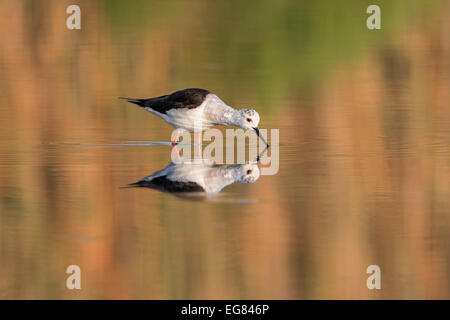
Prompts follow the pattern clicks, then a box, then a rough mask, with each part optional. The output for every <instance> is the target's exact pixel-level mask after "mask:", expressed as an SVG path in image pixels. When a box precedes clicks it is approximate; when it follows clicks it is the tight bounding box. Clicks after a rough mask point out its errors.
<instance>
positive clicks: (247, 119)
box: [120, 88, 268, 146]
mask: <svg viewBox="0 0 450 320" xmlns="http://www.w3.org/2000/svg"><path fill="white" fill-rule="evenodd" d="M120 99H125V100H127V101H128V102H131V103H134V104H137V105H138V106H140V107H141V108H143V109H144V110H146V111H148V112H150V113H153V114H155V115H157V116H158V117H160V118H162V119H164V120H165V121H166V122H167V123H168V124H170V125H171V126H173V127H175V129H176V130H175V134H174V136H173V139H172V145H175V144H176V143H177V141H178V137H179V135H180V130H187V131H189V132H194V131H195V132H199V133H200V134H201V132H202V131H204V130H206V129H208V128H210V127H212V126H214V125H225V126H236V127H240V128H242V129H244V130H249V129H252V130H254V131H255V132H256V134H257V135H258V137H260V138H261V139H262V140H263V141H264V143H265V144H266V145H267V142H266V141H265V140H264V138H263V137H262V136H260V134H259V130H258V124H259V114H258V112H256V111H255V110H253V109H247V108H246V109H240V110H236V109H234V108H232V107H230V106H228V105H227V104H225V103H224V102H223V101H222V100H221V99H219V97H218V96H216V95H215V94H213V93H211V92H209V91H208V90H205V89H198V88H190V89H184V90H179V91H176V92H174V93H172V94H168V95H164V96H160V97H155V98H148V99H134V98H122V97H121V98H120ZM200 134H199V138H200V137H201V135H200ZM267 146H268V145H267Z"/></svg>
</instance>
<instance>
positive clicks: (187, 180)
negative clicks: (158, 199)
mask: <svg viewBox="0 0 450 320" xmlns="http://www.w3.org/2000/svg"><path fill="white" fill-rule="evenodd" d="M259 176H260V172H259V168H258V165H257V164H256V163H254V162H253V163H252V162H248V163H244V164H235V165H214V164H212V163H211V162H210V161H207V160H204V161H201V162H198V161H197V162H183V163H174V162H171V163H169V164H168V165H167V166H166V167H165V168H164V169H162V170H159V171H156V172H155V173H153V174H151V175H149V176H147V177H145V178H142V179H141V180H139V181H138V182H135V183H131V184H129V185H128V186H129V187H143V188H150V189H156V190H159V191H162V192H168V193H174V194H178V195H183V194H184V195H189V194H195V195H211V194H217V193H219V192H220V191H221V190H222V189H223V188H225V187H226V186H228V185H230V184H232V183H234V182H236V181H239V182H242V183H246V184H248V183H253V182H255V181H256V180H258V178H259Z"/></svg>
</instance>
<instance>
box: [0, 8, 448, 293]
mask: <svg viewBox="0 0 450 320" xmlns="http://www.w3.org/2000/svg"><path fill="white" fill-rule="evenodd" d="M78 2H79V5H80V7H81V10H82V11H81V12H82V24H81V25H82V28H81V30H67V28H66V25H65V20H66V18H67V14H66V13H65V9H66V7H67V6H68V5H69V4H71V3H69V2H67V1H56V0H54V1H51V0H48V1H39V2H38V1H8V0H2V1H0V29H1V30H2V31H3V32H2V41H1V42H0V70H1V71H0V87H1V88H2V89H1V90H0V97H1V103H0V297H1V298H6V299H11V298H21V299H34V298H39V299H60V298H65V299H81V298H89V299H93V298H106V299H113V298H116V299H117V298H118V299H128V298H134V299H196V298H199V299H222V298H223V299H228V298H230V299H231V298H233V299H259V298H270V299H283V298H295V299H316V298H321V299H325V298H330V299H337V298H344V299H352V298H369V299H382V298H384V299H388V298H397V299H407V298H447V299H448V298H450V278H449V277H450V275H449V271H450V241H449V240H450V210H449V205H450V203H449V202H450V200H449V199H450V192H449V191H450V185H449V181H450V179H449V178H450V149H449V145H450V105H449V100H450V99H449V98H450V76H449V75H450V64H449V61H450V42H449V37H448V34H449V33H450V20H449V14H448V13H449V12H450V6H449V4H450V3H449V2H448V1H437V0H435V1H402V0H400V1H395V2H391V1H377V3H380V7H381V8H382V19H383V20H382V29H381V30H373V31H369V30H368V29H367V28H366V26H365V19H366V17H367V14H366V13H365V9H366V7H367V5H368V4H369V3H364V1H356V0H354V1H345V6H344V5H341V4H338V2H330V1H314V2H312V1H284V2H281V1H280V2H274V1H261V2H255V3H253V2H248V3H246V4H245V5H243V4H242V3H241V2H240V1H226V2H211V1H133V2H132V3H127V2H122V1H95V2H94V1H78ZM186 87H200V88H206V89H208V90H211V91H213V92H214V93H216V94H217V95H218V96H219V97H221V98H222V99H223V100H224V101H225V102H227V103H228V104H229V105H232V106H236V107H244V106H245V107H248V106H250V107H252V108H255V109H256V110H258V112H259V114H260V116H261V123H260V127H261V128H268V129H279V132H280V139H279V144H278V145H276V146H272V150H275V149H278V150H279V159H280V163H279V171H278V172H277V173H276V174H274V175H260V176H259V177H258V179H252V181H243V179H241V177H238V178H239V179H236V181H233V182H231V181H228V182H230V183H228V184H225V183H224V186H223V189H221V192H219V193H217V194H216V195H215V196H204V195H202V194H201V191H202V190H195V191H200V195H198V194H197V196H195V197H186V196H183V195H180V194H176V195H175V194H173V193H172V192H170V191H173V189H170V188H169V189H170V190H169V189H168V188H165V189H164V188H161V187H159V188H155V187H154V186H153V188H152V187H151V186H149V185H144V186H141V187H136V186H134V187H133V186H131V187H130V186H128V184H130V183H134V182H137V181H139V180H141V179H143V178H144V177H146V176H149V175H151V174H153V173H155V172H158V171H159V170H162V169H164V168H166V169H167V170H169V171H170V172H171V173H173V172H175V171H176V170H178V171H176V172H182V173H183V174H187V175H188V174H191V173H192V172H193V171H195V170H198V171H201V172H205V170H212V169H211V168H209V167H208V168H205V167H201V168H199V167H192V168H186V167H183V168H176V167H174V165H171V164H170V162H171V150H172V148H171V146H170V145H169V144H168V143H166V142H169V139H170V134H171V132H172V128H171V127H170V126H168V125H167V124H166V123H165V122H164V121H162V120H161V119H158V118H157V117H154V116H152V115H150V114H148V113H146V112H144V111H143V110H140V109H139V108H137V107H136V106H133V105H130V104H128V103H126V102H124V101H121V100H118V99H117V97H119V96H132V97H152V96H159V95H162V94H166V93H169V92H172V91H175V90H178V89H182V88H186ZM221 130H224V129H223V128H221ZM160 142H163V143H160ZM269 142H270V141H269ZM252 166H255V164H252ZM256 166H257V167H258V166H259V167H260V166H261V165H256ZM216 169H217V168H216ZM216 169H214V170H216ZM247 169H248V168H245V170H243V171H242V172H243V173H244V174H246V173H247ZM226 170H229V168H228V169H226ZM233 170H234V169H233ZM252 170H258V169H255V168H253V167H252ZM233 172H235V171H233ZM240 172H241V171H240ZM244 180H245V179H244ZM242 182H252V183H242ZM214 183H215V184H214V186H217V185H218V183H219V182H214ZM146 186H147V187H146ZM172 187H173V186H172ZM178 187H179V186H178ZM175 189H176V188H175ZM176 190H178V191H180V189H179V188H178V189H176ZM69 265H78V266H80V268H81V272H82V282H81V286H82V288H81V290H68V289H67V288H66V279H67V277H68V275H67V274H66V273H65V270H66V268H67V267H68V266H69ZM369 265H378V266H380V268H381V272H382V283H381V285H382V289H381V290H368V289H367V287H366V280H367V277H368V276H369V275H368V274H367V273H366V269H367V267H368V266H369Z"/></svg>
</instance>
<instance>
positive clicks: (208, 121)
mask: <svg viewBox="0 0 450 320" xmlns="http://www.w3.org/2000/svg"><path fill="white" fill-rule="evenodd" d="M233 110H234V109H232V108H231V107H229V106H227V105H226V104H225V103H224V102H223V101H222V100H220V99H219V97H217V96H216V95H215V94H212V93H209V94H208V95H207V96H206V98H205V100H204V101H203V103H202V104H201V105H199V106H198V107H196V108H193V109H188V108H183V109H172V110H169V111H167V114H159V116H160V117H161V118H163V119H164V120H166V122H167V123H168V124H170V125H172V126H173V127H175V128H181V129H185V130H188V131H191V132H192V131H194V130H196V129H199V130H202V131H203V130H206V129H208V128H210V127H212V126H213V125H215V124H221V123H222V122H223V121H221V120H222V118H223V116H224V114H228V113H230V112H231V113H232V112H233Z"/></svg>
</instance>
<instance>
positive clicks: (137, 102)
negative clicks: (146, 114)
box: [119, 97, 145, 107]
mask: <svg viewBox="0 0 450 320" xmlns="http://www.w3.org/2000/svg"><path fill="white" fill-rule="evenodd" d="M119 99H123V100H127V101H128V102H131V103H134V104H137V105H138V106H141V107H144V106H145V105H144V102H145V99H135V98H126V97H119Z"/></svg>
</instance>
